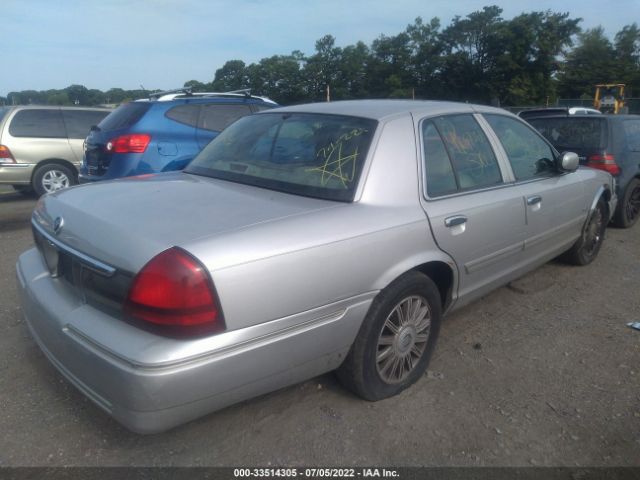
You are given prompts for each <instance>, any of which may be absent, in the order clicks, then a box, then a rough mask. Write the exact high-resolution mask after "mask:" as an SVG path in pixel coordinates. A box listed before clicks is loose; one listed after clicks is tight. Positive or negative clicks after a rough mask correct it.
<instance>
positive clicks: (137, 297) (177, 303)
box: [125, 247, 225, 332]
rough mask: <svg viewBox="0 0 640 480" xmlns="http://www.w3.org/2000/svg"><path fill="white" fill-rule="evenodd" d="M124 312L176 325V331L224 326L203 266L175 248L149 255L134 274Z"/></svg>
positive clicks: (164, 324) (164, 323)
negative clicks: (140, 268)
mask: <svg viewBox="0 0 640 480" xmlns="http://www.w3.org/2000/svg"><path fill="white" fill-rule="evenodd" d="M125 313H126V314H128V315H129V316H131V317H133V318H136V319H139V320H143V321H145V322H150V323H153V324H156V325H163V326H168V327H178V328H179V330H180V331H189V330H190V329H194V328H195V329H196V330H198V331H203V330H204V331H207V332H211V331H219V330H223V329H224V328H225V326H224V319H223V317H222V312H221V311H220V308H219V306H218V301H217V296H216V294H215V290H214V288H213V284H212V282H211V280H210V278H209V275H208V274H207V271H206V269H205V268H204V266H203V265H202V264H200V262H198V261H197V260H196V259H194V258H193V257H192V256H191V255H189V254H188V253H186V252H185V251H183V250H181V249H179V248H176V247H173V248H170V249H168V250H165V251H164V252H162V253H160V254H158V255H157V256H155V257H154V258H152V259H151V260H150V261H149V263H147V264H146V265H145V266H144V267H143V268H142V270H140V272H139V273H138V275H136V277H135V278H134V279H133V283H132V285H131V289H130V290H129V295H128V296H127V300H126V302H125Z"/></svg>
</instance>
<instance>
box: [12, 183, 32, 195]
mask: <svg viewBox="0 0 640 480" xmlns="http://www.w3.org/2000/svg"><path fill="white" fill-rule="evenodd" d="M11 186H12V187H13V189H14V190H15V191H16V192H18V193H21V194H22V195H24V196H31V195H33V188H31V185H11Z"/></svg>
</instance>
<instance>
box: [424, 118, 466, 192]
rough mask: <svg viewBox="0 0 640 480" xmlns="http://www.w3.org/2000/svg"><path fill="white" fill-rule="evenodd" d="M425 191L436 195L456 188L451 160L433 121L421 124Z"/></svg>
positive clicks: (453, 190)
mask: <svg viewBox="0 0 640 480" xmlns="http://www.w3.org/2000/svg"><path fill="white" fill-rule="evenodd" d="M422 143H423V148H424V159H425V179H426V185H427V193H428V194H429V196H430V197H437V196H440V195H446V194H448V193H454V192H455V191H457V190H458V185H457V183H456V177H455V173H454V172H453V167H452V166H451V160H450V159H449V155H447V150H446V148H445V146H444V143H443V142H442V138H440V134H439V133H438V129H437V128H436V126H435V125H434V124H433V122H424V123H423V124H422Z"/></svg>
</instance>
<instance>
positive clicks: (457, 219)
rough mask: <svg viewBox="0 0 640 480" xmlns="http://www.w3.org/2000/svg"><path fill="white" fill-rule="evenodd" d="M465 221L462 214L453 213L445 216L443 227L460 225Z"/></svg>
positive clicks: (465, 218)
mask: <svg viewBox="0 0 640 480" xmlns="http://www.w3.org/2000/svg"><path fill="white" fill-rule="evenodd" d="M463 223H467V217H465V216H464V215H454V216H453V217H447V218H445V219H444V225H445V227H455V226H456V225H462V224H463Z"/></svg>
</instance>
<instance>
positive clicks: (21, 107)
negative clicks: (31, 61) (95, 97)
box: [0, 104, 112, 111]
mask: <svg viewBox="0 0 640 480" xmlns="http://www.w3.org/2000/svg"><path fill="white" fill-rule="evenodd" d="M0 108H7V109H12V110H18V109H19V110H33V109H38V110H42V109H45V110H58V109H63V110H100V111H111V110H112V109H111V108H109V107H90V106H87V105H34V104H32V105H6V106H4V107H0Z"/></svg>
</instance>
